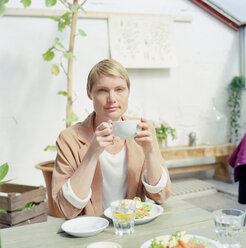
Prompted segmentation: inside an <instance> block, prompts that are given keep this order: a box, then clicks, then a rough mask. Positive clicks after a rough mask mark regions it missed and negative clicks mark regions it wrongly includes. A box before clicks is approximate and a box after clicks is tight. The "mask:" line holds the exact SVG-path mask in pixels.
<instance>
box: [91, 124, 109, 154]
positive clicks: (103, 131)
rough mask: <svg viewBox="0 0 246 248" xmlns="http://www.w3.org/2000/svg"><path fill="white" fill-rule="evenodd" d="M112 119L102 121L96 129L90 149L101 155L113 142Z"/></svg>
mask: <svg viewBox="0 0 246 248" xmlns="http://www.w3.org/2000/svg"><path fill="white" fill-rule="evenodd" d="M111 134H112V121H111V120H109V121H107V122H102V123H101V124H100V125H99V126H98V127H97V128H96V130H95V133H94V136H93V138H92V141H91V144H90V148H89V149H90V150H91V152H93V153H96V154H98V155H100V154H101V153H102V152H103V151H104V149H105V147H106V146H109V145H112V144H113V136H112V135H111Z"/></svg>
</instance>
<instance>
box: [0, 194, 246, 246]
mask: <svg viewBox="0 0 246 248" xmlns="http://www.w3.org/2000/svg"><path fill="white" fill-rule="evenodd" d="M163 207H164V212H163V214H162V215H161V216H159V217H158V218H156V219H155V220H153V221H152V222H149V223H146V224H143V225H136V226H135V231H134V233H133V234H131V235H125V236H122V237H118V236H116V235H114V231H113V225H112V224H110V225H109V226H108V227H107V228H106V229H105V230H104V231H103V232H101V233H100V234H98V235H96V236H93V237H88V238H76V237H72V236H69V235H68V234H66V233H64V232H61V229H60V226H61V224H62V223H63V222H64V221H65V220H64V219H59V218H57V219H54V220H50V221H48V222H43V223H38V224H32V225H27V226H22V227H13V228H7V229H2V230H1V241H2V247H4V248H16V247H18V248H35V247H38V248H56V247H59V248H68V247H69V248H72V247H80V248H86V247H87V245H88V244H90V243H93V242H98V241H114V242H117V243H120V244H121V245H122V247H123V248H138V247H140V246H141V244H143V243H144V242H145V241H147V240H149V239H151V238H153V237H154V236H159V235H165V234H170V233H172V232H175V231H177V230H181V231H182V230H186V231H187V233H192V234H197V235H202V236H206V237H208V238H211V239H215V233H214V224H213V218H212V214H211V213H210V212H208V211H206V210H204V209H201V208H198V207H196V206H194V205H192V204H190V203H187V202H185V201H182V200H172V198H170V199H168V200H167V201H166V202H165V203H164V204H163ZM243 236H244V237H243V244H246V230H244V235H243ZM242 247H245V246H242Z"/></svg>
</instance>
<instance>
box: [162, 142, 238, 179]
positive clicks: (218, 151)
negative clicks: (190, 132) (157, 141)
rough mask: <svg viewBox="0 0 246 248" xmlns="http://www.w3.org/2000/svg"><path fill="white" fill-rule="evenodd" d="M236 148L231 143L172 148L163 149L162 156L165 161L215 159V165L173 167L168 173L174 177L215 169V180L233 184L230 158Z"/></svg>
mask: <svg viewBox="0 0 246 248" xmlns="http://www.w3.org/2000/svg"><path fill="white" fill-rule="evenodd" d="M235 148H236V146H235V145H234V144H230V143H226V144H221V145H197V146H171V147H167V148H161V154H162V156H163V158H164V159H165V160H179V159H193V158H207V157H215V163H210V164H198V165H190V166H179V167H171V168H168V171H169V173H170V175H172V174H178V173H187V172H195V171H203V170H209V169H215V172H214V176H213V178H214V179H217V180H220V181H223V182H227V183H232V179H231V177H230V165H229V164H228V158H229V156H230V155H231V154H232V152H233V151H234V149H235Z"/></svg>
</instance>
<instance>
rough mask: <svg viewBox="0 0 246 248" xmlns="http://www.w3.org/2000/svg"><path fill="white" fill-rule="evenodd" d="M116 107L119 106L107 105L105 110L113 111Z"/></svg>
mask: <svg viewBox="0 0 246 248" xmlns="http://www.w3.org/2000/svg"><path fill="white" fill-rule="evenodd" d="M118 108H119V107H115V106H112V107H107V108H106V110H108V111H110V112H113V111H116V110H117V109H118Z"/></svg>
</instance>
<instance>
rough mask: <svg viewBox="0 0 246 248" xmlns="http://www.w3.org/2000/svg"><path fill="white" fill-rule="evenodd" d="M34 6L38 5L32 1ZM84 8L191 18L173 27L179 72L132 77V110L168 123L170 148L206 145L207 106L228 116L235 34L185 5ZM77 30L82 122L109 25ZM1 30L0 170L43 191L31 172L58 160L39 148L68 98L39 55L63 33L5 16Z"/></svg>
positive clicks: (57, 126)
mask: <svg viewBox="0 0 246 248" xmlns="http://www.w3.org/2000/svg"><path fill="white" fill-rule="evenodd" d="M18 2H19V1H17V0H15V1H10V4H9V6H10V7H16V6H19V5H18ZM89 2H90V1H89ZM122 2H123V3H122ZM39 3H40V2H39ZM35 4H36V5H35ZM20 6H21V5H20ZM33 7H43V5H40V4H38V3H37V1H36V2H35V3H34V4H33ZM86 9H87V10H101V11H119V12H123V11H128V12H147V13H157V12H159V13H171V14H172V13H176V14H177V13H183V14H187V15H191V16H192V17H193V21H192V22H191V23H182V22H175V24H174V37H175V40H174V43H175V49H176V55H177V61H178V66H177V67H175V68H171V69H149V70H141V69H139V70H129V74H130V77H131V96H130V110H131V113H133V114H137V115H139V116H141V115H143V116H146V117H148V118H149V119H153V120H156V119H158V118H161V119H165V120H166V121H167V122H169V123H170V124H171V125H172V126H174V127H175V128H176V129H177V134H178V139H177V140H175V141H174V142H170V145H186V144H188V137H187V134H188V133H189V132H190V131H195V132H196V133H197V143H204V142H208V141H209V140H207V137H210V136H211V134H212V132H210V130H212V129H211V128H213V127H215V126H216V124H215V123H211V122H209V115H210V114H211V113H212V112H211V111H212V110H211V102H212V99H213V98H214V99H215V104H216V107H217V109H218V110H219V111H220V112H221V113H223V114H225V115H227V116H228V114H229V112H228V109H227V106H226V102H227V99H228V93H227V86H228V84H229V83H230V81H231V79H232V77H233V76H236V75H239V33H238V32H235V31H233V30H232V29H230V28H228V27H227V26H225V25H224V24H222V23H221V22H219V21H217V20H216V19H215V18H213V17H211V16H210V15H209V14H207V13H206V12H204V11H203V10H201V9H199V8H198V7H197V6H195V5H194V4H192V3H190V2H188V1H185V0H165V1H163V0H155V1H151V2H150V1H147V0H141V1H136V0H135V1H130V0H128V1H118V0H117V1H109V0H108V1H96V0H94V1H91V2H90V4H87V7H86ZM78 26H79V28H82V29H83V30H85V32H86V33H87V37H85V38H80V37H78V39H77V40H76V47H75V55H76V56H77V59H76V62H75V64H74V91H75V92H76V94H77V96H78V98H77V101H76V102H75V103H74V111H75V112H76V113H77V114H78V115H79V116H80V120H82V119H83V118H84V117H85V116H86V115H87V111H91V110H92V106H91V102H90V101H89V100H88V99H87V96H86V90H85V89H86V78H87V74H88V72H89V70H90V68H91V67H92V66H93V65H94V64H95V63H97V62H98V61H99V60H101V59H104V58H108V57H109V47H108V33H107V21H106V20H91V19H90V20H88V19H87V20H86V19H80V20H79V22H78ZM0 30H1V32H0V65H1V67H0V86H1V87H0V89H1V92H0V106H1V107H0V151H1V156H0V164H1V163H4V162H8V163H9V165H10V172H9V174H8V178H12V179H15V180H14V182H15V183H25V184H32V185H44V180H43V177H42V174H41V172H40V171H39V170H37V169H35V168H34V166H35V164H37V163H39V162H42V161H45V160H50V159H54V158H55V154H54V153H52V152H44V151H43V149H44V147H46V146H47V145H48V144H54V143H55V140H56V138H57V136H58V134H59V132H60V131H61V130H62V129H63V128H64V127H65V122H64V120H63V119H64V117H65V104H66V99H65V98H64V97H62V96H58V95H57V91H58V90H65V89H66V78H65V76H64V75H63V74H62V73H61V75H59V76H58V77H54V76H52V75H51V74H50V66H51V64H50V63H47V62H44V61H43V60H42V57H41V54H42V53H44V52H45V51H46V50H47V48H49V47H50V46H51V45H52V43H53V41H54V39H55V37H56V36H59V37H60V39H61V40H62V42H63V43H66V42H67V41H68V32H63V33H59V32H58V31H57V28H56V24H55V23H54V22H53V21H52V20H50V19H49V18H30V17H9V16H4V17H1V19H0ZM244 116H246V113H245V111H244ZM228 120H229V118H228ZM226 131H227V129H226ZM218 139H220V140H221V137H218Z"/></svg>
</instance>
